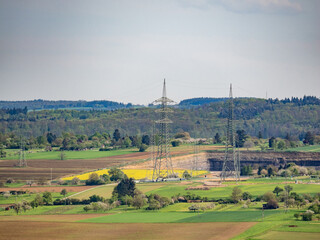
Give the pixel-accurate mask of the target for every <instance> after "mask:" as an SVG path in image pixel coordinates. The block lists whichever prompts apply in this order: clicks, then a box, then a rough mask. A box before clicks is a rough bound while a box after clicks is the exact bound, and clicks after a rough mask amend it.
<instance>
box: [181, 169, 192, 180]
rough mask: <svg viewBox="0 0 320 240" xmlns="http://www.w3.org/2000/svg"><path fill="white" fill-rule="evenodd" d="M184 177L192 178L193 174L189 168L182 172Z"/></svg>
mask: <svg viewBox="0 0 320 240" xmlns="http://www.w3.org/2000/svg"><path fill="white" fill-rule="evenodd" d="M182 177H183V178H185V179H190V178H191V175H190V173H189V172H188V171H187V170H185V171H184V172H183V174H182Z"/></svg>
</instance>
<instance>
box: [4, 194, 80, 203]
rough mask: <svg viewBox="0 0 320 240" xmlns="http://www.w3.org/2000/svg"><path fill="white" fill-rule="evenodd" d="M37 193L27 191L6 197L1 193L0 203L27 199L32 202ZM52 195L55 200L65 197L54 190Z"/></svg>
mask: <svg viewBox="0 0 320 240" xmlns="http://www.w3.org/2000/svg"><path fill="white" fill-rule="evenodd" d="M72 194H74V193H72V192H68V193H67V195H66V196H70V195H72ZM36 195H37V194H36V193H26V194H19V195H11V196H9V197H8V198H6V197H4V196H3V195H2V194H1V195H0V204H12V203H15V202H20V201H22V200H26V201H28V202H30V201H32V200H33V199H34V198H35V196H36ZM40 195H41V193H40ZM51 195H52V200H53V201H54V200H55V199H57V198H60V199H61V198H63V196H62V195H61V194H60V193H57V192H52V193H51Z"/></svg>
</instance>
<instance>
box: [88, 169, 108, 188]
mask: <svg viewBox="0 0 320 240" xmlns="http://www.w3.org/2000/svg"><path fill="white" fill-rule="evenodd" d="M101 184H104V181H103V180H102V179H101V178H100V177H99V175H98V174H97V173H95V172H94V173H91V174H90V175H89V179H88V180H86V185H101Z"/></svg>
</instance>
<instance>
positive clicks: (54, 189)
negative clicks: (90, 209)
mask: <svg viewBox="0 0 320 240" xmlns="http://www.w3.org/2000/svg"><path fill="white" fill-rule="evenodd" d="M93 187H95V186H45V187H26V186H24V187H16V188H0V192H4V191H28V192H33V193H39V192H45V191H48V192H61V191H62V189H66V190H67V192H81V191H84V190H87V189H90V188H93Z"/></svg>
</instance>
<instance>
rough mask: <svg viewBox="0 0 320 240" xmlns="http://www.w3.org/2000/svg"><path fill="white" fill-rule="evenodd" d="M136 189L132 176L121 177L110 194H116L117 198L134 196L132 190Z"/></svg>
mask: <svg viewBox="0 0 320 240" xmlns="http://www.w3.org/2000/svg"><path fill="white" fill-rule="evenodd" d="M135 189H136V183H135V182H134V180H133V179H132V178H130V179H127V178H126V179H122V180H121V182H120V183H119V184H118V185H117V186H116V187H115V188H114V189H113V192H112V195H115V194H116V195H117V196H118V198H121V197H123V196H126V195H128V196H131V197H134V190H135Z"/></svg>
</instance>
